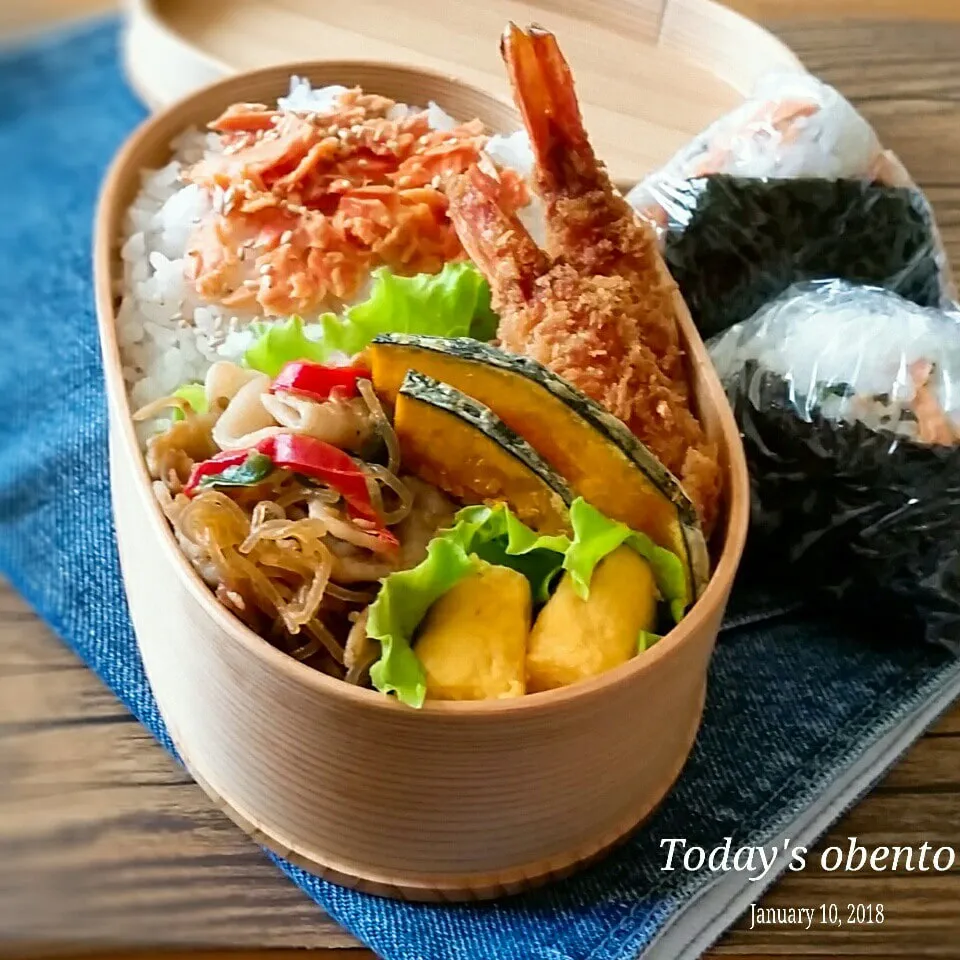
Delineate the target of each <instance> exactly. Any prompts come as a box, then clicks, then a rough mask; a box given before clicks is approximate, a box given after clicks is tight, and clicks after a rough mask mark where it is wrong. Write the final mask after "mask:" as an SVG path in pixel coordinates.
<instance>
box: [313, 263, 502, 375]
mask: <svg viewBox="0 0 960 960" xmlns="http://www.w3.org/2000/svg"><path fill="white" fill-rule="evenodd" d="M320 323H321V325H322V327H323V335H322V337H321V338H320V339H321V342H322V344H323V349H324V351H326V355H327V356H329V355H330V354H332V353H343V354H346V355H347V356H353V355H354V354H356V353H359V352H360V351H361V350H363V349H364V347H366V346H367V344H368V343H370V341H371V340H373V338H374V337H375V336H377V335H378V334H381V333H418V334H424V335H427V336H437V337H474V338H475V339H482V340H489V339H491V338H492V337H493V336H494V334H495V333H496V328H497V317H496V314H494V313H493V311H492V310H491V309H490V286H489V284H488V283H487V281H486V280H485V279H484V278H483V277H482V276H481V275H480V273H479V271H478V270H477V268H476V267H474V266H473V264H471V263H467V262H466V261H459V262H457V263H448V264H446V265H445V266H444V268H443V269H442V270H441V271H440V272H439V273H420V274H417V275H416V276H414V277H399V276H397V275H396V274H394V273H393V272H392V271H391V270H389V269H387V268H386V267H381V268H380V269H379V270H375V271H374V272H373V289H372V290H371V292H370V297H369V299H368V300H365V301H364V302H363V303H358V304H357V305H356V306H354V307H350V308H349V309H348V310H347V311H346V312H345V313H344V314H343V316H342V317H338V316H336V315H335V314H332V313H328V314H325V315H324V316H322V317H321V318H320Z"/></svg>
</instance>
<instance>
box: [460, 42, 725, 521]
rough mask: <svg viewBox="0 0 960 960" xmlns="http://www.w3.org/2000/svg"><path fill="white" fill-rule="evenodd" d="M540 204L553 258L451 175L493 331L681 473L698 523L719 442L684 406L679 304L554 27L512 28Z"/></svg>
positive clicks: (715, 494)
mask: <svg viewBox="0 0 960 960" xmlns="http://www.w3.org/2000/svg"><path fill="white" fill-rule="evenodd" d="M503 54H504V58H505V60H506V62H507V67H508V70H509V73H510V78H511V81H512V83H513V89H514V94H515V97H516V99H517V103H518V105H519V107H520V110H521V113H522V114H523V118H524V123H525V125H526V127H527V131H528V132H529V134H530V140H531V144H532V146H533V151H534V156H535V159H536V167H535V184H536V187H537V192H538V193H539V194H540V196H541V197H542V198H543V200H544V202H545V204H546V214H547V227H548V236H547V246H548V250H549V255H548V254H547V253H546V252H544V251H543V250H541V249H540V248H539V247H538V246H537V244H536V243H535V242H534V241H533V239H532V238H531V237H530V235H529V233H528V232H527V230H526V229H525V228H524V227H523V225H522V224H521V223H520V221H519V220H518V219H517V217H516V216H515V215H513V214H508V213H506V212H504V211H503V210H502V209H501V207H500V206H499V204H498V202H497V198H498V185H497V183H496V181H495V180H494V179H493V177H492V176H490V175H488V174H487V173H485V172H483V170H481V169H480V168H479V167H474V168H473V169H471V170H470V171H468V172H467V173H465V174H463V175H462V176H460V177H458V178H457V179H456V180H454V181H453V182H452V183H451V184H450V185H449V186H448V195H449V201H450V207H449V215H450V218H451V220H452V221H453V223H454V225H455V227H456V229H457V233H458V235H459V236H460V240H461V243H462V244H463V246H464V248H465V249H466V251H467V253H468V254H469V256H470V257H471V258H472V259H473V261H474V262H475V263H476V264H477V266H478V267H479V268H480V269H481V270H482V271H483V272H484V274H485V275H486V276H487V279H488V280H489V281H490V285H491V289H492V291H493V298H494V306H495V308H496V309H497V311H498V312H499V314H500V326H499V329H498V337H499V340H500V343H501V345H502V346H503V347H504V348H505V349H507V350H511V351H513V352H514V353H519V354H524V355H526V356H529V357H532V358H533V359H535V360H538V361H539V362H540V363H543V364H544V365H545V366H548V367H549V368H550V369H551V370H553V371H554V372H555V373H558V374H560V376H562V377H565V378H566V379H567V380H569V381H570V382H571V383H573V384H574V385H575V386H577V387H578V388H579V389H580V390H582V391H583V392H584V393H585V394H587V396H589V397H591V398H592V399H594V400H596V401H597V402H598V403H601V404H602V405H603V406H604V407H606V408H607V409H608V410H609V411H610V412H611V413H613V414H614V415H616V416H617V417H619V418H620V419H621V420H622V421H623V422H624V423H625V424H627V426H629V427H630V429H631V430H632V431H633V432H634V434H636V436H637V437H639V438H640V439H641V440H642V441H643V442H644V443H645V444H646V445H647V446H648V447H649V448H650V450H651V451H652V452H653V453H654V454H655V455H656V456H657V457H658V458H659V459H660V460H661V462H662V463H663V464H664V465H665V466H666V467H667V468H668V469H669V470H670V471H671V472H673V473H674V474H675V475H676V476H677V477H678V478H679V479H680V481H681V483H682V484H683V487H684V489H685V490H686V492H687V494H688V496H689V497H690V498H691V500H693V502H694V503H695V504H696V506H697V508H698V510H699V512H700V516H701V519H702V521H703V525H704V528H705V531H706V532H708V533H709V531H710V529H711V528H712V526H713V523H714V522H715V519H716V513H717V506H718V500H719V495H720V482H721V481H720V469H719V466H718V464H717V450H716V447H715V446H714V445H713V444H711V443H710V442H709V441H708V440H707V438H706V436H705V434H704V432H703V428H702V427H701V425H700V423H699V421H698V420H697V418H696V416H695V415H694V413H693V412H692V410H691V407H690V386H689V380H688V375H687V370H686V367H685V360H684V352H683V349H682V347H681V344H680V338H679V329H678V325H677V316H678V314H679V312H680V311H682V310H684V309H685V308H684V305H683V301H682V299H681V297H680V293H679V291H678V289H677V286H676V284H675V283H674V281H673V279H672V277H671V276H670V274H669V271H668V270H667V268H666V265H665V264H664V262H663V260H662V258H661V256H660V252H659V249H658V246H657V241H656V237H655V235H654V233H653V231H652V229H651V228H650V227H649V226H648V225H647V224H645V223H643V222H642V221H640V220H639V219H638V218H637V217H636V216H635V215H634V213H633V211H632V209H631V208H630V207H629V205H628V204H627V203H626V201H624V200H623V198H622V197H621V196H620V195H619V194H618V193H617V192H616V191H615V190H614V188H613V186H612V184H611V182H610V179H609V176H608V175H607V172H606V170H605V169H604V167H603V166H602V164H600V163H599V162H598V161H597V159H596V157H595V156H594V153H593V149H592V147H591V146H590V143H589V141H588V140H587V136H586V133H585V132H584V129H583V122H582V119H581V117H580V111H579V107H578V105H577V100H576V95H575V92H574V88H573V80H572V77H571V74H570V70H569V67H568V66H567V64H566V62H565V61H564V59H563V57H562V55H561V54H560V51H559V48H558V47H557V44H556V40H555V38H554V37H553V35H552V34H549V33H547V32H545V31H541V30H538V29H536V28H534V29H532V30H530V31H528V32H524V31H521V30H519V29H518V28H517V27H515V26H513V25H511V27H510V28H508V31H507V33H506V35H505V36H504V41H503Z"/></svg>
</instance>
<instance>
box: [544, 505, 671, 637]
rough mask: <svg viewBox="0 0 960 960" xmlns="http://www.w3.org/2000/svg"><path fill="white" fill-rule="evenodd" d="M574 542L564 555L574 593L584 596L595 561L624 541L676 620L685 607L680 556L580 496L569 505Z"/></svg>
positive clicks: (587, 589)
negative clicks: (645, 565) (646, 568)
mask: <svg viewBox="0 0 960 960" xmlns="http://www.w3.org/2000/svg"><path fill="white" fill-rule="evenodd" d="M570 524H571V526H572V527H573V543H572V544H571V545H570V549H569V550H567V553H566V556H565V557H564V559H563V569H564V570H567V571H569V573H570V577H571V579H572V580H573V587H574V590H575V591H576V594H577V596H579V597H582V598H583V599H586V598H587V596H589V593H590V579H591V577H592V576H593V571H594V570H595V569H596V566H597V564H598V563H599V562H600V561H601V560H602V559H603V558H604V557H605V556H607V554H610V553H613V551H614V550H616V549H617V547H619V546H621V545H622V544H626V545H627V546H628V547H631V548H632V549H634V550H636V552H637V553H639V554H640V556H641V557H643V559H644V560H646V561H647V563H649V564H650V568H651V570H652V571H653V578H654V580H655V581H656V584H657V588H658V589H659V590H660V594H661V596H662V597H663V599H664V600H666V601H667V603H668V604H669V606H670V612H671V614H672V615H673V618H674V620H675V621H676V622H677V623H679V622H680V620H681V619H682V618H683V612H684V610H685V609H686V607H687V603H688V602H689V598H688V596H687V580H686V577H685V576H684V572H683V564H682V562H681V560H680V558H679V557H678V556H677V555H676V554H675V553H671V552H670V551H669V550H667V549H665V548H664V547H658V546H657V545H656V544H655V543H654V542H653V541H652V540H651V539H650V538H649V537H648V536H647V535H646V534H644V533H637V532H636V531H634V530H631V529H630V528H629V527H628V526H627V525H626V524H625V523H619V522H617V521H616V520H610V519H609V518H607V517H605V516H604V515H603V514H602V513H601V512H600V511H599V510H597V509H596V508H595V507H592V506H591V505H590V504H589V503H587V501H586V500H584V499H583V498H582V497H578V498H577V499H576V500H574V502H573V504H572V505H571V506H570Z"/></svg>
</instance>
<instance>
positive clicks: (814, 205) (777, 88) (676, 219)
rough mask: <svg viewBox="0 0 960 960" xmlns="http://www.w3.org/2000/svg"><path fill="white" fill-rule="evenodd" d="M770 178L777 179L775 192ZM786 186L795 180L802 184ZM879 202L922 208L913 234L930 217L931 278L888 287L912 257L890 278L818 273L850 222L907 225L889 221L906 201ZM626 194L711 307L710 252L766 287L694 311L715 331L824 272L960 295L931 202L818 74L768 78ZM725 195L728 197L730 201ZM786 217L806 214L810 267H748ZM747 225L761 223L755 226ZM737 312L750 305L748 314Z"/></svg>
mask: <svg viewBox="0 0 960 960" xmlns="http://www.w3.org/2000/svg"><path fill="white" fill-rule="evenodd" d="M714 178H717V179H714ZM722 178H734V179H722ZM765 180H771V181H775V182H774V183H773V184H771V185H770V186H769V187H765V186H764V184H763V183H762V181H765ZM783 181H796V185H795V188H794V189H791V188H790V187H789V185H787V184H784V183H782V182H783ZM822 181H829V182H833V181H841V182H842V181H857V183H849V184H846V185H843V186H838V187H837V189H836V192H831V190H830V188H829V187H827V186H824V187H822V188H821V189H818V182H822ZM867 184H869V185H872V188H869V189H868V188H866V187H864V188H863V192H860V190H859V189H858V188H859V187H860V185H867ZM886 188H890V189H889V190H888V189H886ZM752 190H755V191H756V194H754V193H752ZM877 197H896V198H899V201H900V203H901V204H908V205H909V206H910V207H911V208H912V210H913V214H912V215H911V222H910V223H908V224H907V225H906V227H905V229H906V231H907V233H908V235H912V234H910V231H911V230H913V229H914V228H915V227H916V221H917V220H920V221H922V222H923V230H924V233H925V235H926V236H925V245H926V247H927V250H926V252H925V253H926V255H925V257H924V259H925V260H926V261H929V262H925V263H924V264H922V265H921V272H922V277H921V278H920V279H914V278H912V277H908V278H907V279H909V283H908V284H906V288H905V289H901V287H900V286H899V285H897V284H896V283H895V282H888V280H889V278H890V277H893V278H896V277H897V276H899V274H900V272H901V271H905V270H906V271H910V272H912V271H911V266H912V262H911V261H909V260H906V259H903V258H902V259H903V262H902V263H901V264H900V268H899V269H893V270H890V271H889V273H887V274H880V273H879V272H878V269H873V270H872V271H869V272H867V273H864V272H863V271H862V270H861V271H859V272H853V273H846V272H843V271H840V272H837V271H834V272H830V271H829V270H825V269H819V267H820V266H821V264H822V262H823V261H824V260H825V259H826V258H824V257H820V256H819V255H818V247H819V245H820V244H821V243H827V244H830V243H831V242H832V241H833V240H834V239H835V235H836V234H840V233H845V232H849V231H848V225H847V218H848V217H853V218H854V219H855V221H856V222H855V223H854V229H855V230H860V229H861V228H866V229H868V230H870V229H872V228H873V227H874V226H875V225H876V224H877V223H878V222H879V223H880V227H881V230H882V232H883V233H884V234H885V235H889V234H890V233H891V232H892V231H893V229H894V227H895V226H896V220H892V221H888V220H886V217H888V216H889V215H890V214H891V213H893V214H895V213H896V212H897V211H896V204H895V203H893V202H892V201H890V202H887V203H884V204H883V208H884V209H883V210H882V211H875V210H873V209H872V207H871V206H870V204H871V203H872V202H873V201H874V200H875V199H876V198H877ZM627 200H628V201H629V202H630V203H631V204H632V205H633V206H634V208H635V209H636V210H637V211H638V212H639V213H640V215H641V216H643V217H645V218H646V219H648V220H650V221H651V222H652V223H653V224H654V226H655V227H656V229H657V232H658V234H659V235H660V237H661V240H662V241H663V242H665V243H666V245H667V247H668V248H670V247H674V248H676V247H677V246H678V244H679V245H680V247H681V249H679V250H676V249H675V250H674V261H675V262H674V263H672V264H671V267H672V268H675V267H677V263H676V261H678V260H681V259H682V261H683V264H682V266H683V267H684V268H685V270H686V274H687V287H688V289H687V290H685V291H684V292H685V294H687V295H688V296H693V297H694V299H696V296H695V295H696V294H697V293H699V294H700V295H701V297H702V298H703V299H704V300H705V301H707V302H709V293H710V292H709V291H708V290H704V289H700V288H699V287H698V286H697V285H696V273H698V272H699V273H703V274H707V273H708V271H707V269H706V268H704V269H703V270H700V271H696V270H695V269H694V265H695V263H696V260H697V259H698V258H699V257H701V256H702V257H704V258H712V259H713V260H719V261H720V262H721V263H722V264H723V263H727V265H728V266H730V267H731V268H732V269H734V270H736V271H737V274H736V277H735V280H736V281H737V283H738V284H739V285H740V286H741V287H744V288H748V289H749V288H750V286H751V285H753V286H758V289H757V290H756V291H754V293H755V295H754V296H753V298H752V301H748V302H746V303H740V302H739V301H734V302H731V303H727V304H721V305H718V306H713V307H712V308H711V309H710V311H709V315H708V314H706V313H703V315H701V316H698V311H697V309H695V308H694V309H693V314H694V319H696V320H698V322H701V323H703V326H702V327H701V332H703V333H704V335H705V336H710V335H712V334H714V333H717V332H718V331H719V330H721V329H723V328H724V327H726V326H729V325H730V324H731V323H734V322H737V321H739V320H742V319H745V318H746V317H747V316H749V315H750V313H752V310H753V309H756V308H757V307H758V306H759V305H760V303H762V302H763V298H762V297H761V293H765V294H766V295H770V293H771V290H772V292H773V294H776V293H778V292H780V291H781V290H783V289H784V288H785V287H786V286H788V285H789V284H790V283H792V282H799V281H801V280H804V279H810V278H816V277H837V276H839V277H843V278H849V279H851V280H855V281H857V282H861V283H863V282H866V283H872V284H881V285H884V286H887V287H889V288H891V289H895V290H897V292H901V293H903V294H904V295H905V296H907V297H910V298H911V299H913V300H915V301H916V302H918V303H921V304H928V303H930V304H935V305H938V306H947V305H948V304H949V303H950V302H951V301H952V300H953V299H954V297H955V296H956V290H955V287H954V284H953V280H952V277H951V274H950V268H949V264H948V263H947V259H946V256H945V254H944V251H943V244H942V241H941V238H940V234H939V231H938V229H937V226H936V222H935V220H934V217H933V214H932V211H931V208H930V205H929V203H928V201H927V199H926V197H925V196H924V195H923V193H922V192H921V191H920V190H919V189H918V188H917V186H916V184H915V183H914V182H913V181H912V179H911V178H910V175H909V174H908V173H907V171H906V169H905V168H904V166H903V164H901V163H900V161H899V160H898V159H897V157H896V156H895V155H894V154H893V153H891V152H890V151H889V150H885V149H884V148H883V145H882V144H881V143H880V140H879V138H878V137H877V134H876V132H875V131H874V129H873V128H872V127H871V126H870V124H869V123H868V122H867V121H866V120H865V119H864V117H862V116H861V115H860V114H859V113H858V112H857V110H856V109H855V108H854V107H853V106H852V104H850V102H849V101H848V100H846V99H845V98H844V97H843V96H841V94H840V93H839V92H838V91H837V90H835V89H834V88H833V87H831V86H829V85H828V84H825V83H823V82H822V81H820V80H818V79H817V78H816V77H814V76H812V75H811V74H808V73H798V72H786V73H784V72H774V73H771V74H768V75H766V76H765V77H763V78H762V79H761V80H760V82H759V83H758V85H757V87H756V89H755V90H754V92H753V94H752V96H751V97H750V98H749V99H748V100H746V101H745V102H744V103H743V104H741V105H740V106H739V107H737V108H736V109H734V110H732V111H731V112H730V113H728V114H726V115H725V116H723V117H721V118H720V119H719V120H717V121H716V122H714V123H713V124H711V125H710V126H709V127H707V128H706V129H705V130H704V131H703V132H702V133H700V134H699V135H698V136H696V137H695V138H694V139H693V140H692V141H691V142H690V143H689V144H687V145H686V146H685V147H683V148H682V149H681V150H680V151H679V152H678V153H677V154H675V155H674V157H673V158H672V159H671V160H669V161H668V162H667V163H666V164H665V165H664V166H663V167H661V168H660V169H659V170H656V171H654V172H653V173H651V174H650V175H649V176H648V177H646V179H644V180H643V181H642V182H640V183H639V184H637V185H636V186H635V187H634V188H633V189H632V190H630V192H629V193H628V194H627ZM724 200H726V201H727V202H721V201H724ZM771 205H772V208H771V209H768V207H770V206H771ZM798 205H799V209H798ZM783 212H785V213H786V214H787V217H788V220H789V221H790V223H791V227H794V226H796V222H797V221H798V220H800V221H801V222H802V225H805V226H806V227H808V228H809V229H808V232H806V233H805V234H804V239H805V240H806V247H805V258H804V263H803V266H804V267H805V268H806V269H801V270H797V271H795V272H791V271H790V270H789V269H787V268H788V267H789V265H790V263H791V261H790V259H789V258H786V257H785V258H783V259H782V260H781V262H780V263H778V264H770V263H769V262H768V263H767V265H766V266H767V269H768V271H769V269H770V267H771V266H777V267H778V268H779V269H780V272H781V273H782V274H784V275H783V276H778V277H773V278H766V277H765V276H764V275H763V271H762V270H761V269H760V268H759V267H758V269H756V270H754V271H752V272H748V271H745V269H744V265H743V258H744V257H749V256H750V255H751V254H752V250H751V247H750V243H751V242H752V241H754V240H755V242H756V243H758V244H759V245H760V246H761V247H767V246H769V243H770V241H771V240H772V239H776V238H777V236H778V234H777V229H778V223H777V220H776V217H777V216H778V215H780V214H781V213H783ZM751 217H752V218H753V219H750V218H751ZM745 218H746V219H745ZM691 221H692V222H694V224H695V225H696V227H697V228H698V229H697V232H696V235H695V236H694V237H691V238H689V239H688V240H687V241H686V242H683V243H680V241H681V240H682V238H683V234H684V232H685V230H686V228H687V225H688V224H689V223H691ZM747 224H749V225H750V228H751V229H750V230H745V225H747ZM783 232H784V233H785V234H786V235H787V236H788V237H790V238H791V240H790V242H791V247H792V248H796V247H797V245H798V243H799V240H798V238H797V237H796V236H795V235H793V234H791V233H787V231H786V229H785V228H784V231H783ZM875 246H876V245H871V249H872V248H873V247H875ZM897 253H898V251H897V249H896V248H895V249H894V250H893V251H891V254H890V256H889V257H888V260H889V259H895V258H896V255H897ZM883 265H884V264H880V265H878V266H883ZM931 265H935V267H936V274H937V276H936V281H937V287H936V293H935V297H934V295H933V293H932V291H928V290H927V288H926V284H927V283H928V278H927V273H928V272H929V269H930V267H931ZM765 281H768V282H765ZM774 281H777V282H774ZM918 288H920V289H919V290H918ZM738 309H745V310H746V311H747V312H746V313H740V314H739V315H737V310H738Z"/></svg>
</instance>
